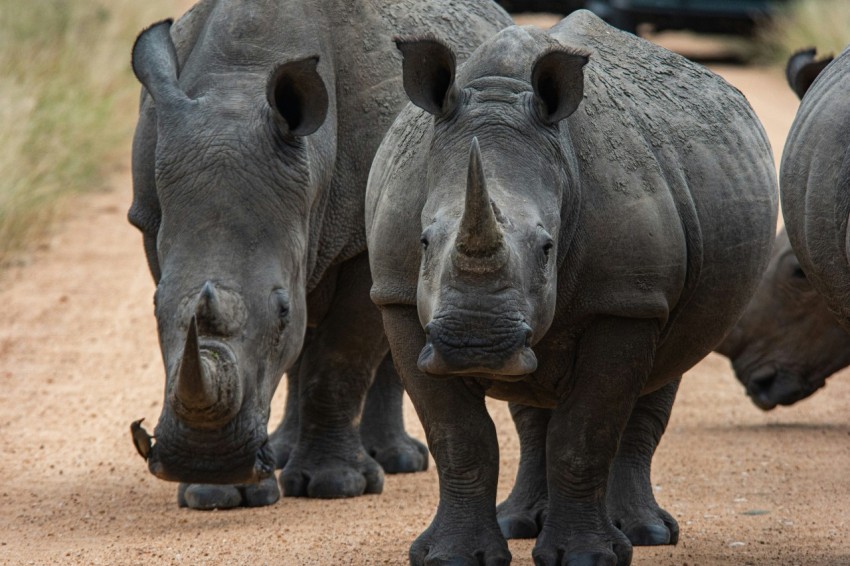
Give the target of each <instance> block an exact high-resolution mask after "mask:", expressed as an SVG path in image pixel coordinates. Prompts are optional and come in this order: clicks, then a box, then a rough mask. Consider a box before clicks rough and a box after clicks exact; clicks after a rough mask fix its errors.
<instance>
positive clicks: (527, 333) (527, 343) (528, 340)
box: [522, 322, 534, 348]
mask: <svg viewBox="0 0 850 566" xmlns="http://www.w3.org/2000/svg"><path fill="white" fill-rule="evenodd" d="M522 329H523V331H524V332H525V347H526V348H531V339H532V338H533V337H534V331H533V330H532V329H531V327H530V326H529V325H527V324H526V323H524V322H523V323H522Z"/></svg>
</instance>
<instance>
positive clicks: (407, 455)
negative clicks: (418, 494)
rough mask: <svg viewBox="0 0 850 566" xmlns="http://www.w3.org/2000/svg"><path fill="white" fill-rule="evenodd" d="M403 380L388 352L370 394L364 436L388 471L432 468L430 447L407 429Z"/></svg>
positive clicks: (364, 411) (370, 449)
mask: <svg viewBox="0 0 850 566" xmlns="http://www.w3.org/2000/svg"><path fill="white" fill-rule="evenodd" d="M403 397H404V387H403V386H402V384H401V380H400V379H399V376H398V374H397V373H396V370H395V367H393V359H392V356H391V355H390V354H387V355H386V357H385V358H384V360H383V361H382V362H381V365H380V366H378V371H377V373H376V374H375V381H374V382H373V383H372V387H370V388H369V393H368V394H367V395H366V406H365V407H364V408H363V420H362V421H361V423H360V438H361V440H362V441H363V446H364V447H365V448H366V451H367V452H368V453H369V454H370V455H371V456H372V457H373V458H375V460H377V461H378V463H379V464H381V467H382V468H383V469H384V471H385V472H386V473H388V474H404V473H410V472H421V471H423V470H427V469H428V448H427V447H426V446H425V445H424V444H422V443H421V442H419V441H418V440H416V439H415V438H411V437H410V435H408V434H407V431H405V430H404V415H403V412H402V400H403Z"/></svg>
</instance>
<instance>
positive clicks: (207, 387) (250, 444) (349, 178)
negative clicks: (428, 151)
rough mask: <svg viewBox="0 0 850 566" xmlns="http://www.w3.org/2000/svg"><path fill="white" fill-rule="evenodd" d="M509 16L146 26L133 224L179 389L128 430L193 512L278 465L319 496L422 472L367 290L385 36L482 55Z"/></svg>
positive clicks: (384, 14)
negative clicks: (277, 412)
mask: <svg viewBox="0 0 850 566" xmlns="http://www.w3.org/2000/svg"><path fill="white" fill-rule="evenodd" d="M509 23H510V19H509V17H508V16H507V14H505V13H504V12H503V11H502V10H501V8H498V7H497V6H496V5H495V4H494V3H491V2H489V1H487V0H476V1H474V2H470V1H468V0H464V1H462V2H461V1H460V0H440V1H437V2H418V1H413V0H397V1H393V2H388V1H386V0H358V1H348V0H346V1H344V2H343V1H331V0H322V1H313V0H311V1H307V0H291V1H286V0H279V1H272V0H245V1H243V2H227V1H224V0H204V1H202V2H200V3H199V4H197V5H196V6H195V7H194V8H193V9H192V10H191V11H190V12H189V13H187V14H186V15H185V16H184V17H183V18H181V19H180V20H179V21H178V22H177V23H176V24H174V26H173V27H171V28H170V29H169V23H168V22H165V23H161V24H158V25H155V26H152V28H150V29H149V30H147V31H145V32H144V33H142V34H141V35H140V37H139V39H138V40H137V43H136V45H135V47H134V51H133V68H134V71H135V73H136V75H137V77H138V78H139V79H140V81H141V82H142V84H143V85H144V87H145V88H144V89H143V95H142V101H141V111H140V118H139V123H138V127H137V129H136V136H135V140H134V144H133V180H134V199H133V205H132V207H131V209H130V212H129V219H130V221H131V222H132V223H133V224H134V225H135V226H137V227H138V228H139V229H140V230H141V232H142V234H143V237H144V247H145V252H146V255H147V259H148V263H149V266H150V270H151V273H152V274H153V277H154V280H155V281H156V283H157V290H156V295H155V311H156V317H157V322H158V330H159V338H160V346H161V349H162V356H163V361H164V366H165V370H166V386H165V398H164V403H163V409H162V414H161V416H160V419H159V423H158V424H157V426H156V431H155V440H156V442H155V443H154V444H153V446H152V447H151V446H150V445H151V441H150V439H146V438H144V432H143V430H142V429H140V428H139V426H138V425H134V427H135V428H134V430H133V438H134V441H135V442H136V444H137V447H139V448H140V453H142V454H146V455H147V456H148V464H149V468H150V470H151V472H152V473H153V474H155V475H156V476H157V477H159V478H161V479H165V480H171V481H179V482H184V483H183V484H182V485H181V488H180V490H179V492H178V499H179V502H180V504H181V505H189V506H190V507H197V508H212V507H219V508H220V507H232V506H236V505H266V504H270V503H272V502H274V501H275V500H276V499H277V498H278V496H279V491H278V487H277V484H276V483H275V480H274V475H273V471H274V468H275V466H278V467H279V466H284V465H285V467H284V469H283V472H282V473H281V477H280V484H281V487H282V488H283V491H284V494H285V495H294V496H310V497H349V496H355V495H360V494H362V493H377V492H380V491H381V489H382V485H383V473H384V472H383V471H382V469H381V467H380V466H379V465H378V462H376V460H375V459H378V461H380V462H381V464H383V465H384V466H385V467H386V468H387V470H388V471H396V472H406V471H417V470H421V469H424V468H425V467H426V465H427V452H426V450H425V448H424V446H422V445H421V444H420V443H418V442H416V441H414V440H412V439H411V438H409V437H408V436H407V434H406V433H405V432H404V429H403V428H402V425H401V408H400V403H401V395H402V390H401V385H400V382H399V381H398V377H397V375H396V374H395V373H394V371H393V369H392V365H391V363H390V362H389V360H388V359H387V356H388V349H389V347H388V344H387V342H386V339H385V337H384V335H383V330H382V326H381V318H380V314H379V311H378V309H376V308H375V307H374V305H372V303H371V301H369V298H368V291H369V288H370V287H371V278H370V275H369V266H368V259H367V257H366V253H365V250H366V241H365V232H364V227H363V200H364V197H363V195H364V192H365V187H366V179H367V176H368V171H369V165H370V163H371V160H372V157H373V155H374V152H375V151H376V149H377V147H378V144H379V143H380V140H381V138H382V136H383V134H384V133H385V131H386V130H387V128H388V127H389V126H390V124H391V122H392V120H393V119H394V118H395V116H396V114H397V112H398V111H399V110H400V109H401V108H402V107H403V104H404V103H405V102H406V99H405V97H404V92H403V87H402V83H401V61H400V59H401V57H400V55H399V54H398V53H397V51H396V50H395V48H394V45H393V43H392V39H391V38H392V37H393V35H394V34H396V33H416V32H419V31H421V30H436V31H438V32H440V33H441V34H442V35H443V36H444V37H445V38H446V39H447V41H449V42H450V43H451V45H452V46H453V47H454V48H456V49H458V50H459V51H460V52H461V53H466V54H468V53H469V52H471V50H472V48H474V46H476V45H478V44H479V43H480V42H481V41H483V39H485V38H486V37H488V36H490V35H491V34H492V33H493V32H495V31H496V30H498V29H500V28H502V27H504V26H505V25H507V24H509ZM379 366H380V367H379ZM376 371H377V372H378V378H377V382H378V385H377V386H376V390H375V392H374V394H373V395H371V396H370V398H369V400H368V401H366V402H365V405H366V411H365V417H364V421H363V423H362V425H361V424H360V414H361V410H362V409H363V406H364V398H365V396H366V392H367V389H368V387H369V384H370V383H371V382H372V380H373V377H374V376H375V374H376ZM284 372H288V375H289V376H290V378H289V398H288V406H287V411H286V417H285V419H284V421H283V422H282V423H281V425H280V426H279V427H278V429H277V431H275V433H274V434H273V435H272V436H271V437H270V438H269V437H268V435H267V424H268V418H269V403H270V400H271V397H272V395H273V394H274V392H275V389H276V387H277V385H278V382H279V380H280V378H281V376H282V375H283V373H284ZM361 438H362V442H361ZM256 482H259V484H258V485H257V484H256ZM243 483H244V484H247V485H242V484H243ZM187 484H191V485H187ZM203 484H224V485H222V486H212V485H203ZM231 484H232V485H231Z"/></svg>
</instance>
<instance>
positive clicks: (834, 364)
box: [717, 229, 850, 411]
mask: <svg viewBox="0 0 850 566" xmlns="http://www.w3.org/2000/svg"><path fill="white" fill-rule="evenodd" d="M717 351H718V352H719V353H721V354H723V355H724V356H727V357H728V358H729V359H730V360H731V361H732V366H733V368H734V369H735V375H736V376H737V378H738V380H739V381H740V382H741V383H742V384H743V385H744V387H745V388H746V390H747V395H749V396H750V398H751V399H752V401H753V403H755V404H756V405H757V406H758V407H759V408H761V409H763V410H765V411H769V410H771V409H773V408H775V407H776V406H777V405H792V404H794V403H796V402H797V401H799V400H801V399H804V398H806V397H808V396H809V395H811V394H812V393H814V392H815V391H817V390H818V389H820V388H821V387H823V386H824V383H825V380H826V378H827V377H829V376H830V375H831V374H832V373H834V372H836V371H838V370H839V369H841V368H843V367H846V366H847V365H850V334H847V332H846V331H844V329H842V328H841V326H840V325H839V324H838V321H837V320H836V319H835V317H834V316H833V315H832V313H831V312H830V311H829V308H828V307H827V305H826V302H825V301H824V300H823V298H822V297H821V296H820V294H818V293H817V291H815V290H814V289H813V288H812V285H811V284H810V283H809V282H808V280H807V279H806V274H805V273H804V272H803V270H802V269H801V268H800V262H799V261H797V257H796V256H795V255H794V250H792V249H791V244H790V242H789V241H788V235H787V234H786V232H785V230H784V229H783V230H782V232H780V234H779V235H778V236H777V238H776V243H775V244H774V249H773V256H772V257H771V260H770V264H769V265H768V268H767V272H766V273H765V274H764V277H763V278H762V280H761V283H760V284H759V287H758V289H757V290H756V294H755V295H754V296H753V299H752V301H750V304H749V305H748V306H747V310H746V311H745V312H744V314H743V316H742V317H741V319H740V321H738V324H737V325H736V326H735V327H734V328H733V329H732V332H731V333H730V334H729V336H728V337H727V338H726V340H725V341H724V342H723V343H722V344H720V346H719V347H718V348H717Z"/></svg>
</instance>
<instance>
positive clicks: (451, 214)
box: [366, 11, 777, 566]
mask: <svg viewBox="0 0 850 566" xmlns="http://www.w3.org/2000/svg"><path fill="white" fill-rule="evenodd" d="M399 45H400V49H401V51H402V52H403V53H404V83H405V90H406V92H407V93H408V96H409V97H410V99H411V101H412V102H413V103H414V104H415V105H416V106H418V107H419V108H416V107H415V106H413V105H411V106H408V107H407V108H406V109H405V110H404V111H403V112H402V113H401V114H400V115H399V117H398V119H397V120H396V122H395V123H394V124H393V127H392V128H391V129H390V131H389V132H388V133H387V136H386V137H385V138H384V141H383V142H382V144H381V147H380V149H379V150H378V153H377V155H376V156H375V161H374V163H373V165H372V172H371V174H370V177H369V186H368V189H367V201H366V214H367V219H366V229H367V238H368V244H369V250H370V264H371V267H372V276H373V279H374V284H373V287H372V299H373V300H374V301H375V303H376V304H378V305H379V306H380V307H381V311H382V314H383V319H384V326H385V329H386V332H387V336H388V338H389V342H390V346H391V349H392V354H393V359H394V361H395V363H396V366H397V368H398V369H399V372H400V374H401V376H402V380H403V381H404V385H405V389H406V390H407V391H408V393H409V394H410V396H411V399H412V400H413V403H414V405H415V407H416V410H417V413H418V414H419V417H420V419H421V420H422V423H423V425H424V427H425V431H426V434H427V437H428V445H429V449H430V450H431V453H432V455H433V456H434V458H435V460H436V463H437V468H438V472H439V479H440V504H439V507H438V508H437V512H436V516H435V517H434V520H433V522H432V523H431V525H430V526H429V527H428V529H427V530H426V531H425V532H424V533H422V534H421V535H420V536H419V538H418V539H417V540H416V541H415V542H414V543H413V545H412V547H411V550H410V560H411V562H412V563H413V564H416V565H419V564H426V563H428V564H430V563H448V562H450V561H452V562H451V563H453V564H506V563H508V562H509V561H510V558H511V556H510V552H509V551H508V546H507V544H506V541H505V535H507V536H534V535H537V543H536V546H535V549H534V552H533V554H534V558H535V561H536V562H537V563H538V564H546V565H548V564H619V565H621V566H622V565H625V564H629V563H630V561H631V552H632V551H631V548H632V543H631V542H630V540H629V538H632V540H633V541H635V542H637V543H641V544H663V543H673V542H675V540H676V536H677V528H678V527H677V526H676V524H675V521H674V520H673V519H672V517H670V515H669V514H667V513H666V512H664V511H663V510H661V509H660V508H659V507H658V505H657V504H656V503H655V499H654V497H653V495H652V489H651V486H650V484H649V472H650V461H651V458H652V454H653V452H654V450H655V447H656V445H657V443H658V441H659V439H660V437H661V434H662V432H663V430H664V427H665V425H666V422H667V418H668V416H669V412H670V407H671V405H672V402H673V398H674V397H675V392H676V388H677V386H678V382H679V378H680V376H681V375H682V373H683V372H684V371H686V370H687V369H688V368H690V367H691V366H693V365H694V364H695V363H696V362H697V361H699V360H700V359H701V358H702V357H704V356H705V355H706V354H707V353H708V352H709V351H711V350H712V349H713V348H714V347H715V346H716V345H717V343H718V342H720V340H721V339H722V338H723V336H724V335H725V334H726V333H727V332H728V330H729V329H730V328H731V327H732V325H733V324H734V322H735V321H736V320H737V319H738V317H739V316H740V314H741V312H742V311H743V309H744V307H745V305H746V304H747V301H748V300H749V298H750V297H751V295H752V293H753V291H754V290H755V287H756V285H757V284H758V281H759V278H760V276H761V274H762V272H763V271H764V268H765V266H766V264H767V261H768V258H769V252H770V247H771V243H772V240H773V236H774V234H775V226H776V200H777V195H776V186H775V175H774V169H773V162H772V158H771V153H770V148H769V145H768V142H767V139H766V136H765V134H764V131H763V130H762V128H761V126H760V125H759V123H758V121H757V119H756V117H755V115H754V114H753V112H752V110H751V109H750V107H749V105H748V104H747V102H746V100H745V99H744V97H743V96H742V95H741V94H740V93H739V92H738V91H737V90H735V89H734V88H732V87H730V86H729V85H728V84H727V83H726V82H724V81H723V80H722V79H720V78H719V77H717V76H716V75H714V74H712V73H710V72H709V71H707V70H706V69H705V68H704V67H701V66H699V65H695V64H692V63H690V62H688V61H687V60H685V59H684V58H682V57H679V56H678V55H675V54H673V53H670V52H668V51H666V50H664V49H662V48H660V47H657V46H654V45H652V44H650V43H648V42H646V41H644V40H642V39H640V38H637V37H635V36H634V35H631V34H628V33H622V32H619V31H617V30H615V29H614V28H612V27H609V26H608V25H606V24H605V23H603V22H602V21H601V20H600V19H598V18H597V17H596V16H594V15H592V14H590V13H589V12H586V11H579V12H576V13H574V14H572V15H571V16H569V17H568V18H566V19H565V20H563V21H562V22H561V23H559V24H558V25H556V26H555V27H553V28H552V29H551V30H549V31H548V32H543V31H540V30H537V29H534V28H531V27H511V28H508V29H507V30H504V31H502V32H500V33H499V34H497V35H495V36H494V37H493V38H492V39H490V40H489V41H487V42H486V43H485V44H484V45H482V46H481V47H479V49H478V50H476V52H475V53H474V54H473V55H472V57H470V59H469V60H468V61H467V62H466V64H464V65H463V66H461V67H460V68H458V69H457V70H456V69H455V60H454V57H453V55H452V52H451V49H449V48H448V47H446V46H445V45H444V44H443V43H441V42H439V41H434V40H429V39H428V38H410V39H408V40H404V41H401V42H400V44H399ZM585 63H586V64H585ZM455 71H456V72H455ZM420 108H421V109H420ZM423 110H424V111H423ZM485 395H490V396H493V397H496V398H499V399H504V400H508V401H511V402H513V404H512V405H511V410H512V412H513V414H514V418H515V421H516V424H517V426H518V429H519V434H520V439H521V442H522V444H523V446H522V461H521V464H520V474H519V477H518V478H517V482H516V487H515V489H514V491H513V493H512V494H511V496H510V497H509V498H508V501H506V502H505V503H503V504H502V505H501V507H500V509H499V510H498V514H497V508H496V504H495V497H496V484H497V478H498V467H499V465H498V463H499V456H498V445H497V441H496V434H495V430H494V427H493V423H492V420H491V419H490V417H489V416H488V414H487V410H486V408H485V404H484V397H485ZM624 533H625V534H624Z"/></svg>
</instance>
